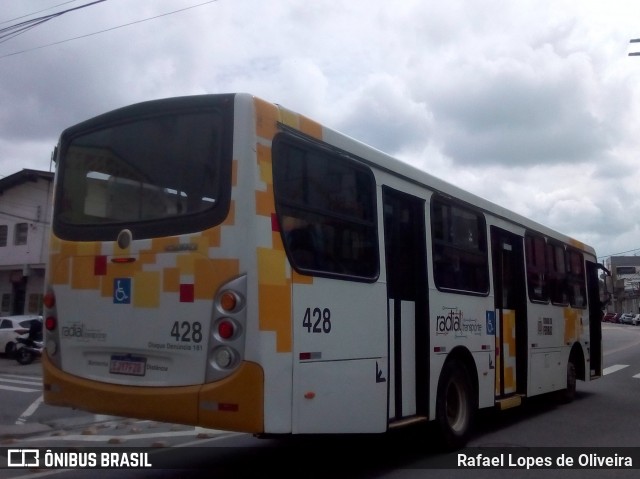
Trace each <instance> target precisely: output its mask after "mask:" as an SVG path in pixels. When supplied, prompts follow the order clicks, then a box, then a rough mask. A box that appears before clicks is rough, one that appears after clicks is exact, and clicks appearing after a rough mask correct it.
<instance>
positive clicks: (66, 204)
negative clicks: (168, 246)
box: [55, 110, 231, 239]
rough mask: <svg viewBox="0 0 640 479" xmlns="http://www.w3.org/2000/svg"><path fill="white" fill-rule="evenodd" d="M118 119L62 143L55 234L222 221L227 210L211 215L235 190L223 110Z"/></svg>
mask: <svg viewBox="0 0 640 479" xmlns="http://www.w3.org/2000/svg"><path fill="white" fill-rule="evenodd" d="M120 120H121V121H119V122H117V121H112V122H110V123H107V124H105V125H104V126H103V127H100V125H98V126H97V127H94V128H92V129H88V130H87V131H84V132H82V131H81V132H80V133H76V134H75V135H73V136H71V137H70V139H69V140H68V142H66V143H62V150H61V158H60V160H59V161H60V164H59V180H58V185H57V201H56V215H55V216H56V227H57V230H58V231H56V232H57V233H59V232H60V231H62V236H67V237H68V236H69V234H65V232H72V233H71V235H72V236H73V238H69V239H104V238H101V237H100V236H101V235H100V231H102V232H107V231H108V230H109V227H113V228H116V229H120V228H122V227H123V225H124V224H126V225H127V226H126V227H128V228H132V231H133V229H138V230H139V232H138V234H136V235H134V236H136V237H141V236H143V237H144V236H147V237H148V236H153V235H155V234H165V235H169V234H178V233H184V232H188V231H189V230H192V231H198V230H201V229H202V228H204V227H206V226H208V225H206V224H203V221H199V220H198V218H200V220H203V217H204V216H205V215H206V216H207V217H208V220H204V221H205V223H206V222H207V221H208V222H212V219H213V218H214V217H217V219H218V221H220V220H221V219H223V217H224V213H226V212H224V213H223V212H218V214H217V215H216V214H211V213H212V212H213V211H215V210H216V209H218V210H220V209H224V205H225V203H227V201H226V200H225V198H226V197H227V196H228V195H229V190H230V184H229V183H230V180H229V174H228V171H229V170H230V166H229V164H230V162H231V158H230V154H229V153H228V152H227V151H226V150H227V148H225V146H224V145H225V143H226V142H227V139H226V138H225V136H224V131H225V128H224V125H223V117H222V115H221V114H220V113H219V112H217V111H216V110H207V111H200V112H183V113H180V112H174V113H171V112H167V113H165V114H163V115H154V116H147V117H144V118H140V119H135V118H127V117H123V118H121V119H120ZM64 139H65V138H64V135H63V141H64ZM221 205H222V206H221ZM154 225H155V226H154ZM160 225H162V226H160ZM89 227H91V228H89ZM74 228H75V229H74ZM145 229H147V230H149V229H151V230H154V231H146V232H145V231H144V230H145ZM109 234H110V235H111V236H112V234H111V233H109ZM87 235H88V236H91V238H88V237H87Z"/></svg>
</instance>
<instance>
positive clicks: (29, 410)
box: [16, 395, 44, 424]
mask: <svg viewBox="0 0 640 479" xmlns="http://www.w3.org/2000/svg"><path fill="white" fill-rule="evenodd" d="M42 401H44V396H42V395H41V396H40V397H39V398H38V399H36V400H35V401H33V402H32V403H31V405H29V407H28V408H27V409H25V410H24V412H23V413H22V414H21V415H20V417H19V418H18V419H17V420H16V424H24V423H25V422H27V419H29V417H30V416H31V415H32V414H33V413H34V412H36V409H38V407H39V406H40V404H42Z"/></svg>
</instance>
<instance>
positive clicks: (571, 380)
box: [561, 358, 577, 403]
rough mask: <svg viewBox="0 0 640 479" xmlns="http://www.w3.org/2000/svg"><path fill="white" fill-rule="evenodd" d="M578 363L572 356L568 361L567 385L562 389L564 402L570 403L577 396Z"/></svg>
mask: <svg viewBox="0 0 640 479" xmlns="http://www.w3.org/2000/svg"><path fill="white" fill-rule="evenodd" d="M576 379H577V373H576V365H575V364H574V362H573V359H572V358H569V361H568V362H567V387H566V388H565V389H564V390H563V391H562V397H561V399H562V402H564V403H570V402H571V401H573V400H574V398H575V397H576Z"/></svg>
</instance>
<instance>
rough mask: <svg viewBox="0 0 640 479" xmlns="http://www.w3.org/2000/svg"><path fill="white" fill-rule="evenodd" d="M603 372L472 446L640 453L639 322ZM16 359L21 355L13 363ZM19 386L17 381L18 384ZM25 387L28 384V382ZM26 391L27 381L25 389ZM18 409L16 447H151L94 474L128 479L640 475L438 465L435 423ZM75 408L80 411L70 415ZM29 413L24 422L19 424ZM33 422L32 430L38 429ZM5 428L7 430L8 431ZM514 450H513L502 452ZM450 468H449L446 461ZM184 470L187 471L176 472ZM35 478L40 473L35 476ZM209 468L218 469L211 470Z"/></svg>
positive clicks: (513, 414) (498, 418)
mask: <svg viewBox="0 0 640 479" xmlns="http://www.w3.org/2000/svg"><path fill="white" fill-rule="evenodd" d="M603 345H604V351H605V355H604V366H605V375H604V376H603V377H602V378H600V379H598V380H597V381H593V382H590V383H586V384H585V383H582V382H578V392H577V395H576V398H575V400H574V401H573V402H572V403H571V404H561V403H559V402H558V401H556V400H555V398H554V397H553V396H550V395H549V396H541V397H538V398H532V399H531V400H529V401H527V402H526V403H525V405H523V406H522V407H519V408H514V409H511V410H508V411H503V412H500V413H498V412H494V411H491V412H484V413H482V414H481V415H480V417H479V420H478V426H477V429H476V433H475V435H474V436H473V437H472V439H471V441H470V443H469V446H470V448H473V449H470V450H472V451H474V452H477V451H481V452H485V453H488V451H492V450H494V449H493V448H498V449H499V450H502V449H504V450H514V451H518V452H520V453H522V451H524V452H525V454H529V455H530V456H531V457H538V456H543V454H544V451H546V449H544V448H553V450H554V451H555V452H558V451H560V452H564V451H568V452H569V453H570V454H583V453H587V452H590V451H591V448H593V447H598V448H601V449H598V450H597V453H599V454H601V455H602V454H617V453H618V452H620V454H623V453H624V451H625V450H623V449H622V448H624V447H632V448H634V449H632V450H631V451H632V452H633V454H636V455H638V454H640V435H639V434H638V426H640V422H639V421H640V419H639V418H640V401H639V400H638V398H639V397H640V396H639V394H638V393H639V392H640V327H633V326H627V325H617V324H604V325H603ZM14 363H15V361H14ZM8 374H11V375H13V376H12V377H15V376H17V377H20V378H22V379H23V380H25V381H30V380H31V379H30V378H34V377H35V378H37V377H38V374H39V368H38V365H37V364H34V365H30V366H27V367H25V366H19V365H17V363H15V365H13V364H8V361H7V360H6V359H3V358H0V386H1V385H3V384H11V383H4V382H3V379H2V378H3V377H6V375H8ZM13 384H14V385H16V384H18V383H13ZM25 386H27V385H25ZM26 389H28V387H26ZM20 394H24V395H25V396H24V397H28V399H27V400H25V401H24V404H23V405H22V406H24V409H26V408H27V406H29V405H31V404H33V402H34V401H37V398H38V397H39V393H38V392H24V393H19V392H18V391H13V392H9V391H7V392H6V394H5V392H4V391H3V392H2V397H3V399H6V398H8V397H10V396H18V395H20ZM22 406H21V407H20V408H13V409H14V413H13V416H12V417H11V418H9V417H8V416H7V417H5V415H6V414H7V412H6V408H3V409H2V411H3V412H2V413H1V414H2V415H0V419H2V421H0V422H2V423H3V424H4V423H7V422H9V421H13V422H11V423H10V424H4V425H0V440H1V441H3V444H2V445H3V446H5V447H14V448H25V447H34V446H36V447H52V448H60V447H64V448H66V449H69V448H80V447H87V446H92V447H108V448H111V449H110V450H122V449H123V448H125V447H126V446H136V447H143V448H149V449H145V451H148V452H149V460H150V461H151V462H152V463H155V464H156V465H158V464H161V465H162V467H163V468H162V469H147V470H145V469H138V470H126V471H124V470H94V471H92V472H91V474H92V476H99V477H106V478H119V479H121V478H123V477H127V478H128V477H135V478H138V477H163V478H182V477H190V478H199V477H216V478H219V477H245V476H251V477H253V476H255V475H256V473H260V474H259V475H267V476H271V475H272V473H287V472H288V473H297V472H299V473H300V475H301V476H304V477H306V478H308V477H353V478H360V477H362V478H364V477H367V478H368V477H393V478H395V477H402V478H404V477H407V478H409V477H411V478H413V477H434V476H436V475H437V476H438V477H451V478H457V477H461V478H468V477H473V478H474V479H494V478H499V477H510V478H512V477H513V475H514V474H515V475H516V476H517V477H545V478H546V477H558V478H562V479H571V478H573V477H575V478H576V479H578V478H579V479H587V478H592V477H593V478H601V477H616V478H617V477H623V478H624V477H637V475H638V469H640V459H639V460H637V461H636V462H637V464H635V465H634V469H630V468H627V467H619V468H607V467H600V468H596V469H581V470H579V469H575V468H565V469H542V470H540V469H533V470H522V469H518V470H510V469H466V468H464V467H454V468H450V469H446V470H443V469H439V468H440V467H441V465H442V461H443V458H445V455H444V454H443V453H442V452H440V451H439V450H438V445H437V444H433V443H432V442H431V441H430V440H429V428H427V429H416V430H415V431H398V432H396V431H393V432H392V433H391V434H388V435H379V436H340V437H326V436H325V437H312V438H300V437H295V438H291V439H290V440H286V441H283V440H272V439H257V438H254V437H252V436H250V435H246V434H234V433H228V432H223V431H215V430H205V429H199V428H192V427H186V426H178V425H171V424H160V423H154V422H151V421H136V420H132V419H125V418H113V417H105V416H102V417H100V416H94V415H91V414H87V413H81V412H73V411H69V410H68V409H65V408H51V407H50V406H46V405H39V406H36V407H35V409H34V410H33V411H32V413H31V414H30V415H29V416H27V417H26V418H24V409H21V408H22ZM70 413H73V414H76V415H75V416H74V415H70ZM20 418H24V424H22V425H21V424H16V421H19V420H20ZM29 424H40V426H41V427H46V430H45V429H43V430H41V431H36V432H31V433H26V434H23V435H16V436H13V437H11V436H9V435H7V434H3V432H2V431H3V429H2V428H3V427H5V428H13V429H15V428H20V427H22V428H24V429H23V431H27V429H28V428H29V427H32V426H29ZM33 427H35V426H33ZM5 432H6V429H5ZM505 448H508V449H505ZM447 464H450V462H449V463H447ZM180 468H182V469H180ZM21 472H22V471H17V470H7V469H5V470H2V469H0V477H7V478H17V477H37V476H38V474H40V473H42V474H45V472H42V471H30V474H32V475H25V474H24V472H22V473H21ZM51 473H55V474H56V475H58V476H60V477H64V478H81V477H86V470H85V471H82V470H56V471H46V474H48V475H49V474H51ZM33 474H35V475H33ZM212 474H213V475H212Z"/></svg>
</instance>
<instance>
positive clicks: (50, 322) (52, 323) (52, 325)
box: [44, 316, 58, 331]
mask: <svg viewBox="0 0 640 479" xmlns="http://www.w3.org/2000/svg"><path fill="white" fill-rule="evenodd" d="M57 325H58V320H57V319H56V318H55V317H54V316H47V318H46V319H45V320H44V327H45V328H47V331H53V330H55V329H56V326H57Z"/></svg>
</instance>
